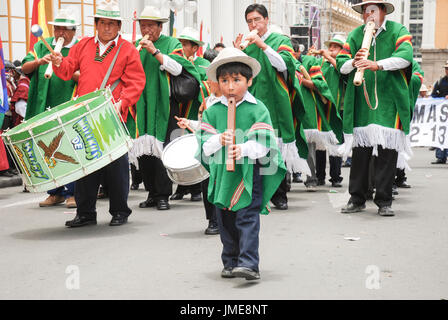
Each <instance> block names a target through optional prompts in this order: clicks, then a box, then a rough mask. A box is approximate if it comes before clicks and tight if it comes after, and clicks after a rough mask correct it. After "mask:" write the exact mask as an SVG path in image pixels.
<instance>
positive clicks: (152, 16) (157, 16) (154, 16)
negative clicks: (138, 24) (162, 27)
mask: <svg viewBox="0 0 448 320" xmlns="http://www.w3.org/2000/svg"><path fill="white" fill-rule="evenodd" d="M137 20H152V21H157V22H162V23H165V22H168V21H169V20H170V19H168V18H162V14H161V13H160V10H159V9H158V8H156V7H153V6H146V7H145V8H144V9H143V11H142V13H141V14H140V17H138V18H137Z"/></svg>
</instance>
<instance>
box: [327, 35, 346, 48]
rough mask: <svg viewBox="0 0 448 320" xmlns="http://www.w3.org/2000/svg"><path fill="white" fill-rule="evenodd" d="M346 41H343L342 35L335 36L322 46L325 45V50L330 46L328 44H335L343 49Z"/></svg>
mask: <svg viewBox="0 0 448 320" xmlns="http://www.w3.org/2000/svg"><path fill="white" fill-rule="evenodd" d="M346 40H347V39H345V37H344V36H342V35H340V34H337V35H335V36H334V37H333V39H331V40H328V41H325V42H324V44H325V46H326V47H327V48H328V47H329V46H330V44H332V43H336V44H337V45H340V46H341V47H343V46H344V44H345V41H346Z"/></svg>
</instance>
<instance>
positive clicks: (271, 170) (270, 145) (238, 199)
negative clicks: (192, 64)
mask: <svg viewBox="0 0 448 320" xmlns="http://www.w3.org/2000/svg"><path fill="white" fill-rule="evenodd" d="M260 69H261V67H260V64H259V63H258V61H256V60H255V59H253V58H250V57H248V56H247V55H246V54H245V53H243V52H242V51H240V50H238V49H235V48H225V49H223V50H222V51H221V52H220V54H219V55H218V57H217V58H216V59H215V60H214V61H213V63H212V64H211V65H210V66H209V67H208V69H207V76H208V79H210V80H211V81H215V82H218V85H219V89H220V91H221V93H222V96H221V98H220V99H219V100H218V101H216V103H215V104H213V105H212V106H210V107H209V108H208V109H207V110H205V111H204V114H203V118H202V123H201V130H200V131H198V132H197V135H198V138H199V142H200V146H201V149H200V151H201V154H200V156H201V162H202V163H203V165H204V166H205V167H206V168H207V170H208V171H209V172H210V182H209V187H208V200H209V201H210V202H211V203H213V204H215V206H216V207H217V212H216V216H217V220H218V226H219V233H220V237H221V242H222V244H223V250H222V254H221V258H222V262H223V264H224V269H223V270H222V272H221V277H223V278H234V277H241V278H245V279H246V280H258V279H260V274H259V268H258V264H259V255H258V246H259V240H258V234H259V231H260V217H259V214H260V213H262V214H267V213H268V212H269V208H268V203H269V200H270V199H271V197H272V195H273V194H274V192H275V191H276V190H277V188H278V186H279V185H280V183H281V181H282V180H283V178H284V176H285V173H286V168H285V165H284V163H283V159H282V157H281V154H280V152H279V150H278V146H277V142H276V136H275V133H274V130H273V128H272V122H271V119H270V116H269V111H268V109H267V108H266V106H265V105H264V104H263V103H262V102H261V101H259V100H257V99H255V98H254V97H253V96H252V95H251V94H250V93H249V92H248V88H249V86H250V85H251V84H252V79H253V77H255V76H256V75H257V74H258V73H259V72H260ZM230 98H235V102H236V121H235V122H236V126H235V128H236V130H235V132H232V131H231V130H227V106H228V101H229V99H230ZM234 138H235V143H234V142H233V141H234V140H233V139H234ZM198 156H199V155H198ZM227 157H229V158H231V159H235V160H236V165H235V171H233V172H232V171H227V170H226V158H227Z"/></svg>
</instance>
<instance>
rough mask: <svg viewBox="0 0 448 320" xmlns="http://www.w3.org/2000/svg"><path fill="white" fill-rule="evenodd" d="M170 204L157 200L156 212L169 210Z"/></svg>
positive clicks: (166, 201)
mask: <svg viewBox="0 0 448 320" xmlns="http://www.w3.org/2000/svg"><path fill="white" fill-rule="evenodd" d="M169 209H170V204H169V203H168V200H164V199H162V200H159V201H157V210H169Z"/></svg>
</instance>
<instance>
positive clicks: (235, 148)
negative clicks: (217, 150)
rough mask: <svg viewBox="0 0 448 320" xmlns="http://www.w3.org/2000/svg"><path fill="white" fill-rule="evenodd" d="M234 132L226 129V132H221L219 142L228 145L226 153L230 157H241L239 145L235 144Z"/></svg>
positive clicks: (237, 158) (238, 158)
mask: <svg viewBox="0 0 448 320" xmlns="http://www.w3.org/2000/svg"><path fill="white" fill-rule="evenodd" d="M233 140H234V134H233V132H232V130H227V131H226V132H224V133H222V134H221V137H220V142H221V144H222V145H223V146H228V147H229V148H228V155H229V158H230V159H236V160H240V159H241V146H240V145H235V144H234V142H233Z"/></svg>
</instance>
